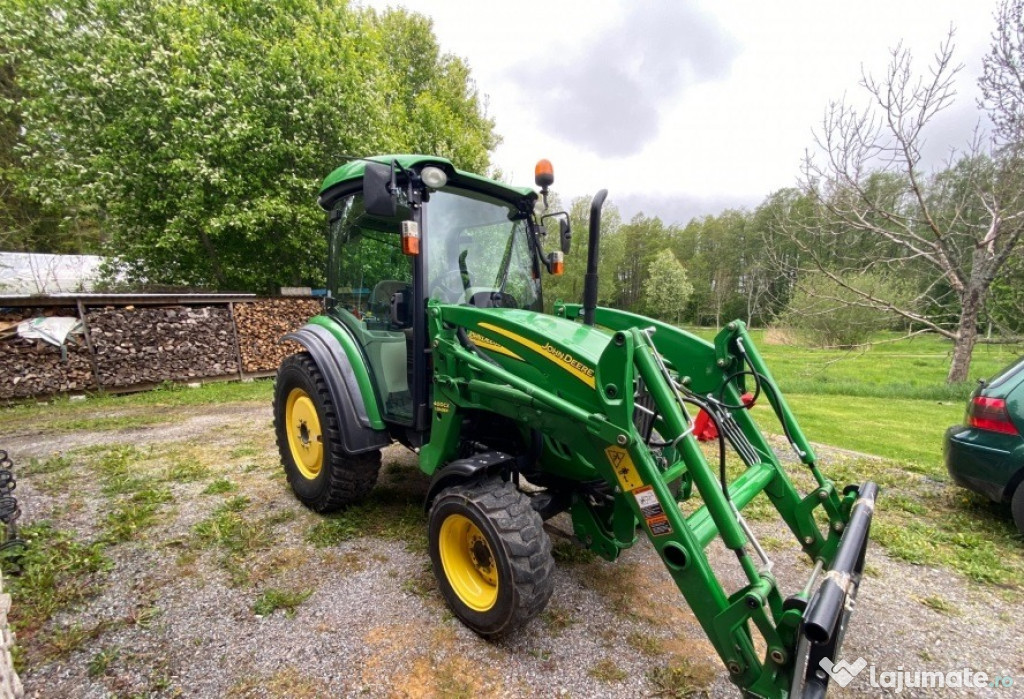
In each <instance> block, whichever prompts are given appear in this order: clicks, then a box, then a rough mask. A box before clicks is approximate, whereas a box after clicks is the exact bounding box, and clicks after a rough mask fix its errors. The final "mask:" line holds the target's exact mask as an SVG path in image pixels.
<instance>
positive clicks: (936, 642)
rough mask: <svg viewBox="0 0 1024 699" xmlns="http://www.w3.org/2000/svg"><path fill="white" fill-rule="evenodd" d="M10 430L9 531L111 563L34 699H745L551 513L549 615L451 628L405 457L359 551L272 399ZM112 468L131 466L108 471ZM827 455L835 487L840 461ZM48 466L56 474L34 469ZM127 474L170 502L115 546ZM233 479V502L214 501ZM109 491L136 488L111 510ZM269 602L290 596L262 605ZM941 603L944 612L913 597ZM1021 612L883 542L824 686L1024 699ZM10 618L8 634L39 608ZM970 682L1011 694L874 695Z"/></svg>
mask: <svg viewBox="0 0 1024 699" xmlns="http://www.w3.org/2000/svg"><path fill="white" fill-rule="evenodd" d="M118 414H119V413H118V412H117V411H114V410H111V409H109V408H107V409H105V412H103V413H97V414H96V415H95V417H96V418H104V417H116V416H117V415H118ZM3 420H4V418H3V416H2V415H0V433H2V434H3V437H2V438H0V442H2V443H0V448H5V449H7V450H8V451H9V452H10V454H11V457H12V458H13V460H14V461H15V464H16V465H18V466H19V467H20V468H22V470H23V471H25V473H23V474H21V475H19V477H18V490H17V492H16V495H17V496H18V498H19V501H20V502H21V505H22V509H23V511H24V515H23V518H22V522H21V523H22V524H23V525H26V524H32V523H38V522H41V521H43V520H49V521H51V522H52V523H53V525H54V527H57V528H59V529H62V530H67V531H70V532H73V533H74V535H75V536H76V537H77V538H78V539H79V540H81V541H85V542H87V541H94V540H102V539H103V537H104V536H106V537H107V538H106V541H107V544H106V545H105V548H104V553H105V555H106V556H107V557H108V559H109V561H110V566H109V569H107V570H100V571H97V572H95V573H93V574H91V576H90V580H89V582H90V584H91V585H92V587H91V588H90V589H91V590H93V592H92V594H90V595H88V596H86V597H85V598H84V599H83V600H81V601H80V602H79V603H78V604H77V605H75V606H73V607H72V608H69V609H63V610H60V611H58V612H57V613H56V614H54V615H53V617H52V618H51V619H49V620H48V621H47V622H46V623H45V624H43V625H42V626H41V627H39V628H37V629H33V630H32V631H31V633H22V634H21V637H20V639H19V646H21V661H20V662H21V663H22V671H21V676H22V679H23V681H24V684H25V688H26V692H27V695H28V696H30V697H106V696H158V697H172V696H198V697H220V696H236V697H321V696H323V697H328V696H330V697H339V696H367V697H449V696H455V697H475V696H502V697H505V696H507V697H548V696H576V697H637V696H689V695H707V696H713V697H717V696H738V695H739V693H738V691H737V690H736V689H735V688H734V687H733V686H732V685H731V684H730V683H729V682H728V680H727V672H726V671H725V669H724V668H723V667H721V665H720V662H719V660H718V658H717V656H716V655H715V653H714V650H713V648H712V647H711V645H710V644H709V643H708V641H707V640H706V638H705V636H704V634H703V632H702V631H701V630H700V628H699V627H698V626H697V624H696V621H695V619H694V617H693V614H692V613H691V612H690V610H689V609H688V607H687V606H686V604H685V603H684V601H683V599H682V596H681V595H680V594H679V592H678V591H677V590H676V588H675V586H674V584H673V583H672V580H671V578H670V577H669V576H668V574H667V573H666V572H665V570H664V569H663V566H662V564H661V563H660V561H659V560H658V558H657V556H656V555H655V554H654V552H653V551H652V550H651V548H650V546H649V544H647V542H646V541H644V540H640V541H638V543H637V545H636V546H634V547H633V548H632V549H630V550H628V551H626V552H625V553H624V555H623V556H622V557H621V558H620V560H619V561H617V562H615V563H607V562H604V561H601V560H599V559H591V558H588V557H586V556H582V555H575V554H574V553H573V552H574V551H575V549H573V548H572V547H571V546H570V545H569V543H568V542H567V541H565V540H563V539H562V537H561V535H560V534H559V531H562V532H565V531H568V530H569V529H570V524H569V522H568V521H567V520H566V519H565V518H564V516H559V517H557V518H555V519H554V520H552V521H551V522H550V525H551V528H550V531H549V534H550V535H551V536H552V541H553V543H554V544H555V546H556V549H557V550H558V551H560V552H561V555H560V556H559V558H560V560H559V563H558V565H557V568H556V573H555V592H554V595H553V597H552V599H551V602H550V604H549V606H548V608H547V610H546V611H545V612H544V613H543V614H542V615H541V616H540V617H539V618H538V619H536V620H535V621H534V622H532V623H531V624H530V625H529V626H528V627H527V628H525V629H524V630H522V631H521V632H519V633H517V634H516V635H514V636H513V637H511V638H509V639H506V640H503V641H500V642H487V641H484V640H482V639H480V638H479V637H477V636H476V635H475V634H473V633H472V632H470V631H469V630H468V629H466V628H465V627H463V626H462V625H461V624H460V623H459V622H458V621H457V620H455V619H454V618H453V616H452V615H451V613H450V612H449V611H448V610H447V608H446V607H445V605H444V603H443V601H442V600H441V597H440V595H439V593H438V592H437V590H436V588H435V586H434V582H433V578H432V575H431V573H430V571H429V561H428V557H427V555H426V553H425V548H424V541H425V536H424V534H423V532H422V530H423V529H425V517H424V516H423V515H422V511H421V508H419V506H418V503H421V502H422V498H423V495H424V494H425V488H426V485H427V480H426V479H425V477H423V476H422V475H421V474H420V473H419V471H418V470H417V468H416V459H415V456H414V455H413V454H411V453H409V452H408V451H406V450H404V449H403V448H401V447H397V446H396V447H391V448H389V449H388V450H386V451H385V454H384V465H383V467H382V471H381V479H380V482H379V484H378V487H377V490H376V492H375V495H374V496H372V497H371V499H370V503H369V504H368V505H366V506H364V507H363V508H362V509H361V510H360V511H359V513H360V516H361V517H363V518H364V519H363V520H361V521H364V522H366V523H367V526H368V527H369V531H370V532H371V533H370V534H369V535H367V534H365V533H364V531H347V530H345V529H344V526H345V522H346V521H349V520H337V521H335V520H328V521H327V524H325V520H324V518H321V517H319V516H317V515H315V514H313V513H310V512H308V511H306V510H305V509H304V508H303V507H302V506H301V505H300V504H299V503H298V502H297V501H296V500H295V499H294V498H293V497H292V496H291V494H290V492H289V491H288V489H287V484H286V483H285V480H284V478H283V474H282V473H281V472H280V466H279V462H278V456H277V451H276V447H275V445H274V439H273V430H272V425H271V415H270V410H269V407H268V406H266V405H265V404H256V403H239V404H228V405H221V406H211V407H198V408H196V407H190V408H176V409H172V410H169V411H168V412H167V413H166V414H164V415H162V416H161V417H160V421H159V422H156V423H154V424H146V425H142V426H136V427H128V428H121V429H99V430H96V429H93V430H89V429H67V430H64V429H53V430H46V431H43V432H40V431H38V430H36V429H34V428H33V427H31V426H29V425H24V424H20V423H19V424H14V425H7V426H6V427H4V422H3ZM126 448H130V451H124V450H125V449H126ZM118 450H121V451H118ZM111 454H114V455H117V454H120V455H121V456H122V457H123V458H122V462H123V463H122V466H121V467H119V468H120V470H117V468H114V467H113V466H110V464H111V463H113V462H112V461H111V458H112V457H111ZM126 455H127V456H126ZM822 455H823V459H822V461H823V463H824V467H825V468H826V471H827V467H828V464H829V462H830V460H838V459H848V458H851V457H850V456H849V455H846V454H843V453H840V452H830V451H828V450H825V451H824V452H823V454H822ZM55 457H60V458H63V459H64V460H65V462H66V463H65V462H61V464H63V467H62V468H60V469H57V466H59V465H61V464H57V465H55V466H53V469H54V470H49V471H47V469H45V468H41V467H39V466H38V464H39V463H45V462H48V460H51V461H50V462H51V463H54V464H56V462H52V460H53V459H54V458H55ZM33 460H35V463H36V464H37V465H36V466H35V468H33V467H31V466H29V465H30V464H32V463H33ZM104 469H106V470H104ZM112 473H113V474H114V475H113V476H112V475H111V474H112ZM115 477H116V478H122V477H123V478H126V479H129V480H128V481H119V480H116V478H115ZM132 478H135V479H136V480H137V481H138V482H139V483H142V482H146V481H153V482H159V483H161V484H162V485H161V487H162V488H164V489H165V490H166V491H167V492H168V493H169V495H168V496H167V497H164V498H162V499H161V502H160V504H159V506H158V509H157V510H156V514H157V516H156V517H155V518H151V519H150V520H148V521H146V522H145V523H144V526H143V521H142V520H139V523H138V524H139V526H138V528H137V530H133V531H131V532H130V534H129V535H128V536H122V537H121V538H120V539H118V540H116V541H111V539H110V534H109V532H110V531H111V529H110V527H111V526H113V525H112V524H111V519H110V518H109V517H108V514H109V513H110V512H111V511H112V510H115V509H116V510H117V511H119V512H125V511H130V510H126V509H125V508H126V503H130V502H132V500H131V499H130V498H131V497H134V496H132V495H131V493H132V492H134V493H138V492H140V491H139V490H138V489H136V490H135V491H132V490H131V488H130V485H131V483H132V481H131V480H130V479H132ZM104 479H106V480H104ZM112 479H113V480H112ZM224 482H228V483H229V484H230V489H228V486H227V485H224V486H223V488H221V486H215V485H214V484H215V483H221V484H223V483H224ZM118 483H120V484H122V485H121V486H120V489H121V490H122V491H123V493H128V494H121V495H111V492H112V491H117V490H118V489H119V487H116V486H117V484H118ZM125 483H127V485H125ZM141 487H142V486H141V485H139V486H136V488H141ZM885 516H886V515H885V506H884V497H883V499H882V500H881V501H880V503H879V511H878V513H877V517H879V518H884V517H885ZM232 523H234V524H237V525H239V527H236V528H234V529H232V528H231V526H230V525H232ZM218 527H219V529H218ZM757 529H758V532H759V535H760V536H761V537H762V539H763V540H764V541H765V542H766V545H767V546H768V548H769V550H770V552H771V554H772V556H773V558H774V560H775V561H776V567H775V572H776V575H777V577H778V578H779V580H780V583H781V585H782V588H783V592H784V594H788V593H791V592H794V591H796V589H797V588H799V587H800V586H801V585H802V583H803V581H804V580H805V579H806V577H807V575H808V572H809V569H810V566H809V564H808V563H806V562H805V561H803V560H802V559H801V557H800V554H799V550H798V548H797V547H796V546H795V545H794V544H791V543H789V537H788V534H787V533H786V532H784V531H783V530H782V528H781V527H779V526H778V525H776V524H775V523H773V522H759V523H757ZM119 531H120V530H119ZM104 532H106V534H104ZM710 555H711V557H712V561H713V564H714V565H715V566H716V568H717V569H718V570H722V571H726V572H725V577H726V578H728V579H730V580H736V579H737V575H736V574H737V572H738V571H736V570H735V568H736V565H735V559H734V558H733V557H732V554H727V553H726V552H724V551H722V550H718V549H716V548H715V547H714V546H712V547H711V550H710ZM280 593H294V594H295V595H297V596H296V597H294V599H292V603H288V604H283V605H282V604H277V605H276V606H277V608H276V609H275V608H274V606H275V605H274V604H269V607H268V606H267V603H268V600H271V601H272V600H273V599H276V598H274V597H273V595H275V594H280ZM936 596H941V599H942V600H944V601H945V604H944V605H942V608H941V609H939V608H936V605H935V604H929V603H926V602H927V600H930V599H935V598H936ZM1020 599H1021V597H1020V595H1019V592H1018V591H1006V590H1000V589H997V588H994V587H992V586H984V585H980V584H976V583H973V582H970V581H968V580H967V579H965V578H963V577H962V576H960V575H957V574H955V573H952V572H949V571H946V570H942V569H936V568H929V567H923V566H913V565H909V564H907V563H904V562H902V561H898V560H894V559H890V558H889V557H888V556H886V553H885V551H884V550H883V549H882V548H881V547H879V546H874V547H873V548H872V549H871V550H870V552H869V566H868V575H867V576H866V577H865V582H864V584H863V585H862V588H861V594H860V597H859V600H858V604H857V610H856V614H855V615H854V619H853V624H852V628H851V629H850V631H849V633H848V635H847V638H846V642H845V646H844V650H843V658H844V659H847V660H849V661H850V662H853V661H855V660H856V659H858V658H863V659H865V660H866V661H867V663H869V665H870V666H871V667H872V668H873V670H868V669H865V670H864V671H863V672H861V673H859V674H858V675H857V676H856V677H854V678H853V680H852V681H851V682H850V683H849V685H848V686H847V687H846V688H842V687H839V686H837V685H836V684H835V683H833V688H832V690H831V694H832V695H833V696H839V697H862V696H879V695H893V696H896V695H898V694H902V695H904V696H925V695H928V696H993V697H1010V696H1024V640H1022V635H1021V633H1020ZM295 600H298V602H297V603H295ZM14 604H15V613H14V614H12V616H14V617H15V618H17V617H16V613H17V609H18V608H19V607H31V605H33V600H32V599H19V598H17V597H16V598H15V600H14ZM963 668H971V670H972V671H975V672H976V671H984V672H987V673H988V674H989V675H990V676H994V675H997V674H1000V675H1009V676H1013V677H1015V679H1016V683H1015V686H1014V687H1010V688H1000V689H995V688H992V689H981V690H976V689H970V690H967V689H950V688H945V689H934V690H923V689H905V688H902V687H901V692H897V691H896V689H895V688H890V689H885V688H880V687H877V686H872V684H871V679H870V674H871V672H872V671H873V672H874V673H875V676H876V678H881V677H882V673H883V672H886V671H896V670H897V669H900V670H905V671H914V670H921V671H942V672H949V671H954V670H957V671H959V670H962V669H963Z"/></svg>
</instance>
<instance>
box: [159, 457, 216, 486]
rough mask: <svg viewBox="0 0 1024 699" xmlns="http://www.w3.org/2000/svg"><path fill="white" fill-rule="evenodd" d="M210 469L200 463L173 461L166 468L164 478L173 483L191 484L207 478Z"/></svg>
mask: <svg viewBox="0 0 1024 699" xmlns="http://www.w3.org/2000/svg"><path fill="white" fill-rule="evenodd" d="M210 475H211V471H210V467H209V466H207V465H206V464H204V463H202V462H200V461H182V460H177V459H176V460H175V461H174V463H172V464H171V466H170V467H168V469H167V472H166V475H165V476H164V478H165V479H166V480H168V481H174V482H175V483H191V482H194V481H201V480H203V479H205V478H209V477H210Z"/></svg>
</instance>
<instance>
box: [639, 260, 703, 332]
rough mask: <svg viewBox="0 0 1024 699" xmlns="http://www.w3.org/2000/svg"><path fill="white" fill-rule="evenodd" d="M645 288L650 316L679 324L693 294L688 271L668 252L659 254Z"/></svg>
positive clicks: (646, 305)
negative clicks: (687, 301) (687, 275)
mask: <svg viewBox="0 0 1024 699" xmlns="http://www.w3.org/2000/svg"><path fill="white" fill-rule="evenodd" d="M643 288H644V306H645V308H646V309H647V314H648V315H650V316H652V317H654V318H661V319H663V320H667V321H670V322H672V323H676V324H678V323H679V317H680V316H681V315H682V312H683V308H684V306H686V300H687V298H689V296H690V294H691V293H693V285H692V284H690V282H689V281H687V279H686V268H685V267H683V265H682V264H681V263H680V262H679V260H677V259H676V256H675V254H674V253H673V252H672V251H671V250H669V249H665V250H662V251H661V252H659V253H657V254H656V255H655V256H654V259H652V260H651V264H650V266H649V267H648V270H647V278H646V279H645V280H644V284H643Z"/></svg>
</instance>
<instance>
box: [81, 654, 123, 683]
mask: <svg viewBox="0 0 1024 699" xmlns="http://www.w3.org/2000/svg"><path fill="white" fill-rule="evenodd" d="M120 656H121V649H120V648H117V647H114V648H104V649H102V650H100V651H97V652H96V653H95V654H94V655H93V656H92V658H90V659H89V664H88V665H87V666H86V669H87V672H88V673H89V677H91V678H93V679H96V678H97V677H102V676H104V675H106V674H107V672H109V671H110V665H111V664H112V663H113V662H114V661H115V660H117V659H118V658H119V657H120Z"/></svg>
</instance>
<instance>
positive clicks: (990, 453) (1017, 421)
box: [944, 357, 1024, 534]
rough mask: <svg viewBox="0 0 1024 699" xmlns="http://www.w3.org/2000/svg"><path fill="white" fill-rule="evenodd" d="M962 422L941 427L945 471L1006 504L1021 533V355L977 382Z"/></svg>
mask: <svg viewBox="0 0 1024 699" xmlns="http://www.w3.org/2000/svg"><path fill="white" fill-rule="evenodd" d="M964 422H966V423H967V424H965V425H955V426H953V427H950V428H949V429H948V430H946V437H945V444H944V447H945V448H944V452H945V458H946V469H947V470H948V471H949V475H950V476H952V478H953V481H954V482H955V483H956V484H957V485H960V486H963V487H964V488H968V489H970V490H973V491H975V492H977V493H981V494H982V495H985V496H986V497H988V498H990V499H992V500H993V501H995V502H1008V503H1010V509H1011V510H1012V512H1013V521H1014V523H1016V525H1017V529H1019V530H1020V531H1021V533H1022V534H1024V485H1022V482H1024V437H1022V436H1021V433H1022V432H1024V357H1021V358H1020V359H1018V360H1017V361H1016V362H1015V363H1013V364H1011V365H1010V366H1008V367H1006V368H1005V369H1003V370H1002V371H1001V372H999V373H998V374H996V375H995V376H994V377H992V378H991V379H989V380H988V381H981V382H979V385H978V388H977V389H976V390H975V391H974V394H973V395H971V401H970V403H969V404H968V406H967V414H966V415H965V416H964Z"/></svg>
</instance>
